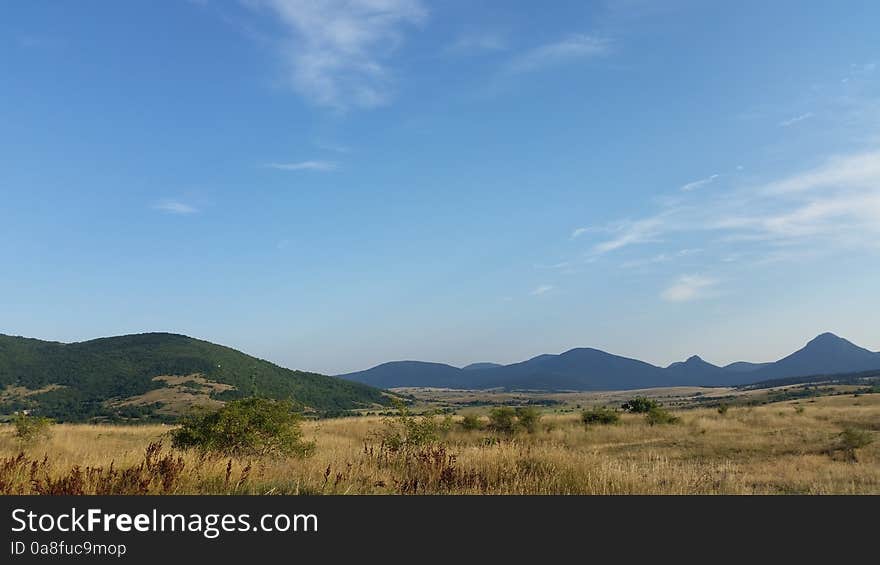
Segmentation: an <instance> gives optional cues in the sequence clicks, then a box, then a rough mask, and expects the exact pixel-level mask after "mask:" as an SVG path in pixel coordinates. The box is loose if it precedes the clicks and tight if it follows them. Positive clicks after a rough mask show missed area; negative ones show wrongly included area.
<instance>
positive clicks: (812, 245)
mask: <svg viewBox="0 0 880 565" xmlns="http://www.w3.org/2000/svg"><path fill="white" fill-rule="evenodd" d="M660 202H661V204H660V210H659V211H658V212H656V213H654V214H653V215H650V216H646V217H644V218H641V219H636V220H624V221H621V222H617V223H616V224H615V223H612V224H609V225H608V226H607V227H605V228H603V229H602V230H599V232H598V233H602V234H605V235H604V236H603V237H602V238H601V239H600V240H599V241H598V242H594V243H592V246H591V247H590V249H589V252H588V256H592V257H601V256H603V255H606V254H609V253H612V252H618V251H619V250H621V249H623V248H627V247H631V246H637V245H641V244H648V243H657V242H662V241H667V240H669V241H671V240H678V241H687V238H698V239H699V241H700V242H701V244H703V243H711V244H713V245H719V246H723V247H718V250H719V251H720V252H721V253H722V257H723V256H737V257H740V258H742V257H743V255H742V254H741V253H740V252H741V251H743V250H745V249H747V250H748V253H747V255H746V256H747V257H749V258H751V259H752V260H753V261H752V264H754V262H756V261H760V257H761V256H763V257H771V256H772V258H773V261H774V262H778V261H781V260H785V259H786V258H789V259H791V260H792V261H797V260H806V259H808V258H811V257H816V256H818V255H821V254H822V253H830V252H834V251H836V250H841V249H856V248H862V249H875V250H877V249H880V151H868V152H861V153H854V154H849V155H842V156H837V157H834V158H831V159H828V160H827V161H825V162H824V163H823V164H821V165H819V166H817V167H814V168H810V169H806V170H803V171H801V172H798V173H795V174H791V175H789V176H785V177H782V178H780V179H778V180H775V181H771V182H766V183H763V184H754V185H746V186H740V187H737V188H735V189H728V190H726V191H723V192H722V191H713V192H703V191H696V192H694V191H690V192H687V193H685V194H683V195H680V196H678V197H676V198H668V199H665V200H661V201H660ZM582 237H583V236H582ZM692 241H693V239H692ZM807 250H808V251H809V253H805V251H807ZM649 259H657V261H658V262H662V261H666V260H668V259H669V257H668V256H663V254H660V255H654V256H652V257H651V258H649ZM644 261H645V260H632V259H630V260H629V263H630V264H631V265H636V266H637V265H639V264H644ZM743 264H744V263H743ZM628 266H629V265H628Z"/></svg>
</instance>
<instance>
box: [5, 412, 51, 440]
mask: <svg viewBox="0 0 880 565" xmlns="http://www.w3.org/2000/svg"><path fill="white" fill-rule="evenodd" d="M12 425H13V426H15V433H14V435H15V438H16V439H17V440H18V441H19V442H20V443H21V444H23V445H32V444H34V443H37V442H39V441H45V440H47V439H49V438H50V437H52V426H53V425H54V422H52V420H50V419H49V418H44V417H42V416H31V415H29V414H26V413H24V412H19V413H18V414H16V415H15V418H14V419H13V420H12Z"/></svg>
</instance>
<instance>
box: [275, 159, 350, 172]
mask: <svg viewBox="0 0 880 565" xmlns="http://www.w3.org/2000/svg"><path fill="white" fill-rule="evenodd" d="M263 167H265V168H267V169H276V170H278V171H317V172H325V173H326V172H330V171H335V170H336V169H337V168H338V167H339V165H338V164H337V163H335V162H333V161H299V162H295V163H266V164H264V165H263Z"/></svg>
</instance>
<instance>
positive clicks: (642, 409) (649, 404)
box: [621, 396, 659, 414]
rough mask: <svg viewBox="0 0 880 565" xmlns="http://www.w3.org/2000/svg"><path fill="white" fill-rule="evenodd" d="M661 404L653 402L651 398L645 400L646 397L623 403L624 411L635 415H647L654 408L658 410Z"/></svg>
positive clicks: (638, 397)
mask: <svg viewBox="0 0 880 565" xmlns="http://www.w3.org/2000/svg"><path fill="white" fill-rule="evenodd" d="M658 406H659V404H657V402H656V401H654V400H651V399H650V398H645V397H644V396H637V397H635V398H633V399H630V400H628V401H626V402H624V403H623V406H621V408H623V410H624V411H626V412H631V413H633V414H647V413H648V412H650V411H651V410H653V409H654V408H657V407H658Z"/></svg>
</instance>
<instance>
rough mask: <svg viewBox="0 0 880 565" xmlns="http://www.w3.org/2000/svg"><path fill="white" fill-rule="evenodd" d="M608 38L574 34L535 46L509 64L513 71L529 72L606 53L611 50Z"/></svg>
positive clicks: (509, 69)
mask: <svg viewBox="0 0 880 565" xmlns="http://www.w3.org/2000/svg"><path fill="white" fill-rule="evenodd" d="M610 48H611V46H610V43H609V42H608V40H606V39H603V38H599V37H593V36H589V35H583V34H578V35H572V36H569V37H567V38H565V39H563V40H561V41H557V42H555V43H548V44H546V45H541V46H539V47H535V48H534V49H531V50H530V51H527V52H525V53H523V54H521V55H519V56H517V57H515V58H514V59H513V60H512V61H511V62H510V64H509V66H508V71H510V72H512V73H529V72H534V71H539V70H542V69H544V68H547V67H550V66H553V65H559V64H561V63H567V62H571V61H575V60H581V59H589V58H592V57H598V56H601V55H605V54H606V53H608V52H609V51H610Z"/></svg>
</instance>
